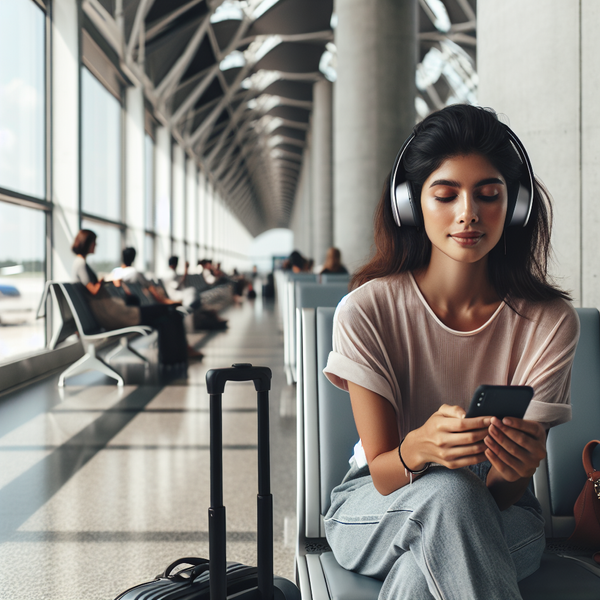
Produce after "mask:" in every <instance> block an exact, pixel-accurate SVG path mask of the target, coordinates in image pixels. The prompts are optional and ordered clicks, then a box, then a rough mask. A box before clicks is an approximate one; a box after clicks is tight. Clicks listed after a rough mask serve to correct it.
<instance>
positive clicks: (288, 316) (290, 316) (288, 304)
mask: <svg viewBox="0 0 600 600" xmlns="http://www.w3.org/2000/svg"><path fill="white" fill-rule="evenodd" d="M349 283H350V275H347V274H344V275H341V274H326V275H315V274H314V273H292V272H283V271H279V272H278V275H277V278H276V286H277V298H278V303H279V309H280V316H281V321H282V329H283V362H284V367H285V372H286V377H287V381H288V384H290V385H291V384H292V383H294V382H297V381H298V380H299V375H298V357H299V356H300V354H299V350H298V348H297V346H298V335H297V319H296V313H297V311H298V310H299V309H301V308H303V307H306V308H309V307H315V306H336V305H337V303H338V302H339V301H340V300H341V299H342V297H343V296H345V295H346V294H347V293H348V284H349ZM317 302H318V304H317Z"/></svg>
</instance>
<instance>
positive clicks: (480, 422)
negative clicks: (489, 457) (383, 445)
mask: <svg viewBox="0 0 600 600" xmlns="http://www.w3.org/2000/svg"><path fill="white" fill-rule="evenodd" d="M489 424H490V417H475V418H472V419H466V418H465V411H464V409H463V408H461V407H460V406H450V405H448V404H443V405H442V406H440V408H439V409H438V410H437V411H436V412H435V413H433V414H432V415H431V417H429V419H427V421H426V422H425V424H424V425H423V426H422V427H419V428H418V429H415V430H413V431H411V432H410V433H408V434H407V436H406V437H405V439H404V443H403V444H402V458H403V459H404V462H405V463H406V465H407V466H408V467H409V468H410V469H411V470H413V471H419V470H420V469H422V468H424V467H425V465H426V464H427V463H430V462H434V463H437V464H439V465H443V466H444V467H447V468H449V469H459V468H461V467H466V466H468V465H474V464H477V463H480V462H483V461H484V460H485V459H486V455H485V451H486V449H487V446H486V444H485V443H484V441H483V440H484V438H485V437H486V436H487V435H488V426H489Z"/></svg>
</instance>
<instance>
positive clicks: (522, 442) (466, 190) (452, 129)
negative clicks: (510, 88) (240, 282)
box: [325, 105, 579, 600]
mask: <svg viewBox="0 0 600 600" xmlns="http://www.w3.org/2000/svg"><path fill="white" fill-rule="evenodd" d="M517 149H518V151H517ZM531 188H533V189H531ZM530 198H531V201H530ZM411 204H412V206H411ZM517 204H518V210H515V206H516V205H517ZM529 211H531V212H530V215H529ZM550 212H551V206H550V198H549V195H548V193H547V192H546V191H545V189H544V187H543V186H542V185H541V184H540V183H539V182H538V181H537V180H535V179H534V178H533V172H532V171H531V169H530V166H529V159H528V158H527V155H526V153H525V150H524V149H523V148H522V147H521V144H520V142H519V141H518V140H517V138H516V136H515V135H514V133H513V132H512V131H511V130H510V129H509V128H508V127H507V126H505V125H504V124H503V123H501V122H500V121H499V120H498V118H497V117H496V114H495V113H494V112H493V111H491V110H489V109H482V108H478V107H474V106H467V105H455V106H449V107H446V108H444V109H442V110H441V111H439V112H436V113H433V114H431V115H429V116H428V117H427V118H425V119H424V120H423V121H422V122H421V123H419V124H418V125H416V126H415V128H414V133H413V135H412V136H411V137H410V138H409V139H408V140H407V141H406V142H405V144H404V146H403V148H402V151H401V153H400V154H399V157H398V158H397V160H396V163H395V165H394V169H393V171H392V177H391V178H390V179H389V180H388V182H386V185H385V187H384V190H383V195H382V198H381V202H380V204H379V207H378V209H377V212H376V217H375V245H376V253H375V255H374V257H373V258H372V259H371V260H370V261H369V262H368V263H367V264H366V266H364V267H363V268H361V269H360V270H359V271H358V272H357V273H356V274H355V276H354V279H353V282H352V284H353V291H352V292H351V293H350V294H349V295H348V296H346V297H345V298H344V299H343V300H342V301H341V303H340V305H339V306H338V309H337V311H336V316H335V318H334V332H333V352H332V353H331V354H330V356H329V361H328V364H327V367H326V369H325V374H326V375H327V377H328V378H329V379H330V380H331V381H332V382H333V383H334V384H336V385H337V386H339V387H341V388H343V389H346V390H348V391H349V392H350V400H351V403H352V410H353V413H354V419H355V422H356V427H357V429H358V433H359V435H360V439H361V441H362V448H363V450H364V454H363V455H362V457H361V452H360V451H359V450H357V452H355V457H354V458H353V459H352V461H351V465H352V466H351V468H350V470H349V472H348V473H347V475H346V477H345V479H344V481H343V483H341V485H339V486H338V487H337V488H335V489H334V491H333V492H332V496H331V508H330V510H329V511H328V513H327V515H326V517H325V530H326V534H327V539H328V542H329V544H330V546H331V548H332V550H333V553H334V555H335V557H336V559H337V561H338V562H339V563H340V565H341V566H342V567H344V568H346V569H350V570H354V571H357V572H358V573H361V574H364V575H369V576H371V577H376V578H378V579H381V580H383V587H382V589H381V593H380V596H379V598H380V599H381V600H386V599H390V600H392V599H393V600H398V599H400V598H407V599H408V598H410V599H411V600H412V599H417V598H418V599H419V600H421V599H426V598H456V599H460V600H483V599H485V600H513V599H514V600H516V599H520V598H521V595H520V593H519V588H518V585H517V582H518V581H519V580H521V579H523V578H524V577H527V576H528V575H530V574H531V573H533V572H534V571H535V570H536V569H537V568H538V567H539V564H540V559H541V556H542V552H543V551H544V548H545V539H544V521H543V518H542V512H541V508H540V505H539V502H538V501H537V499H536V498H535V496H534V495H533V493H532V492H531V489H530V487H529V483H530V482H531V477H532V475H533V473H534V472H535V470H536V468H537V467H538V465H539V464H540V461H541V460H542V459H543V458H544V457H545V456H546V433H547V430H548V429H549V428H550V427H552V426H554V425H558V424H560V423H563V422H565V421H568V420H569V419H570V418H571V407H570V406H569V395H570V379H571V366H572V362H573V357H574V354H575V347H576V344H577V338H578V332H579V320H578V318H577V315H576V313H575V311H574V309H573V307H572V306H571V304H570V302H568V299H569V296H568V294H567V293H566V292H565V291H563V290H561V289H559V288H558V287H556V286H555V285H554V284H553V283H552V282H551V281H550V280H549V278H548V275H547V270H546V265H547V260H548V256H549V252H550V223H551V219H550ZM513 217H515V219H514V220H513ZM527 217H528V220H527ZM480 384H497V385H529V386H531V387H533V389H534V392H535V395H534V397H533V400H532V402H531V404H530V405H529V409H528V410H527V413H526V415H525V418H524V419H521V418H515V417H505V418H504V419H502V420H500V419H498V418H497V417H495V416H493V415H489V416H483V417H473V418H466V412H465V409H466V408H467V407H468V406H469V400H470V398H471V396H472V394H473V392H474V391H475V389H476V388H477V387H478V386H479V385H480Z"/></svg>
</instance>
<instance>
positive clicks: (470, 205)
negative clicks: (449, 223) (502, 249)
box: [456, 192, 479, 225]
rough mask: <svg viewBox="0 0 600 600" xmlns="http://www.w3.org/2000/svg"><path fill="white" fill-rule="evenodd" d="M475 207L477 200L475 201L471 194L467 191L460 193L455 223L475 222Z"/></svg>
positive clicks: (476, 213) (477, 217)
mask: <svg viewBox="0 0 600 600" xmlns="http://www.w3.org/2000/svg"><path fill="white" fill-rule="evenodd" d="M477 209H478V207H477V202H475V199H474V198H473V196H472V194H470V193H469V192H465V193H464V194H462V197H461V199H460V202H459V203H458V213H457V218H456V221H457V223H460V224H463V225H464V224H467V223H477V221H479V213H478V210H477Z"/></svg>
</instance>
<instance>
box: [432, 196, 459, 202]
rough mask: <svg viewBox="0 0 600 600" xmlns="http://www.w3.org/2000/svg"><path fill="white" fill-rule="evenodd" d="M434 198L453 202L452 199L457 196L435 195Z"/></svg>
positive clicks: (439, 200)
mask: <svg viewBox="0 0 600 600" xmlns="http://www.w3.org/2000/svg"><path fill="white" fill-rule="evenodd" d="M434 198H435V199H436V200H437V201H438V202H452V200H454V199H455V198H456V195H453V196H434Z"/></svg>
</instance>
